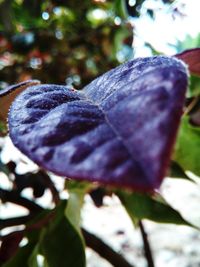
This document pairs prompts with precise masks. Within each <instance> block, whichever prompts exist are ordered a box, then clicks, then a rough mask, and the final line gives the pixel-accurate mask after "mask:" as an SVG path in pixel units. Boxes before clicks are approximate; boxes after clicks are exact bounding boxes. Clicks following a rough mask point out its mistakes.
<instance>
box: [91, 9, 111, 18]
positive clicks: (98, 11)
mask: <svg viewBox="0 0 200 267" xmlns="http://www.w3.org/2000/svg"><path fill="white" fill-rule="evenodd" d="M92 15H93V17H94V18H95V19H106V18H107V17H108V14H107V13H106V11H104V10H103V9H100V8H96V9H94V10H93V11H92Z"/></svg>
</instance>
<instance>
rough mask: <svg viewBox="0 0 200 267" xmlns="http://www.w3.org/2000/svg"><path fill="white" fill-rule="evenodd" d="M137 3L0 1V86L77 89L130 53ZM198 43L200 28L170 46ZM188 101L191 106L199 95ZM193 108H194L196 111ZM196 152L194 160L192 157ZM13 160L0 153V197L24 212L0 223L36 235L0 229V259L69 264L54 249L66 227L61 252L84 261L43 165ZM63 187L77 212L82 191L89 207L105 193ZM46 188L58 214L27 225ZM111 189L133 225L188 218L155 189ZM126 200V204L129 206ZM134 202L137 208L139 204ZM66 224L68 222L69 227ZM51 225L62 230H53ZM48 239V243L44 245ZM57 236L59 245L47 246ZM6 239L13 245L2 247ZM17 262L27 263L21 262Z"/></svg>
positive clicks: (196, 87)
mask: <svg viewBox="0 0 200 267" xmlns="http://www.w3.org/2000/svg"><path fill="white" fill-rule="evenodd" d="M145 2H146V1H145V0H116V1H111V0H90V1H89V0H84V1H78V0H77V1H74V0H68V1H66V0H51V1H47V0H44V1H42V0H13V1H12V0H0V89H3V88H5V87H6V86H8V85H10V84H13V83H18V82H22V81H25V80H27V79H38V80H40V81H41V82H42V83H56V84H67V85H70V86H71V85H72V86H74V87H75V88H77V89H81V88H83V86H85V85H86V84H87V83H89V82H90V81H92V80H93V79H94V78H95V77H97V76H99V75H100V74H102V73H104V72H106V71H107V70H109V69H111V68H113V67H115V66H117V65H119V64H120V63H123V62H125V61H126V60H128V59H131V58H133V57H134V52H135V51H134V36H135V32H134V19H137V18H138V19H140V16H141V13H142V10H144V9H143V6H144V4H145ZM157 2H162V4H163V5H166V6H169V7H170V6H171V5H172V4H173V2H174V1H173V0H158V1H157ZM154 11H155V10H154V8H153V7H152V8H149V7H148V8H146V10H145V12H146V14H147V16H149V17H150V18H151V19H152V20H154V16H155V12H154ZM178 12H179V11H178V10H177V9H173V8H171V16H173V15H174V13H178ZM145 30H148V29H145ZM144 45H145V46H146V47H148V48H149V49H150V50H151V54H159V53H160V52H159V51H157V50H156V49H155V48H154V47H153V46H152V45H151V44H150V43H145V44H144ZM198 46H200V35H198V36H197V37H195V38H192V37H190V36H189V35H188V36H187V37H186V39H185V40H184V41H179V42H177V44H176V46H175V50H176V51H177V52H181V51H182V50H184V49H187V48H190V47H198ZM191 84H192V87H191V88H192V90H191V91H189V97H190V99H189V100H188V101H189V102H188V103H189V104H190V103H191V102H192V101H193V99H194V98H196V97H198V95H199V93H200V82H199V79H197V78H196V77H192V78H191ZM196 103H197V104H198V105H199V100H198V101H197V102H196ZM194 111H195V112H194ZM197 111H198V115H196V114H197ZM193 114H195V116H196V117H195V118H193V120H194V121H195V119H196V122H197V121H198V123H199V124H198V123H197V125H200V122H199V121H200V120H199V117H200V115H199V108H197V106H195V110H194V109H193ZM193 117H194V116H193ZM4 131H5V125H4V124H3V122H1V121H0V132H1V135H3V134H4V133H5V132H4ZM3 144H4V140H2V142H1V144H0V154H1V147H3ZM196 158H197V159H196V161H197V160H198V158H199V157H196ZM177 159H178V158H177ZM18 163H19V162H18ZM18 163H16V162H13V161H10V162H8V163H7V164H4V163H3V162H2V161H1V157H0V173H4V175H6V176H7V177H8V179H9V182H10V188H9V190H7V189H3V188H1V187H0V199H1V202H2V203H7V202H11V203H15V204H17V205H21V206H23V207H25V208H26V209H27V210H28V215H27V216H24V217H20V218H13V219H12V218H11V219H2V218H0V230H1V229H4V228H6V227H9V226H13V225H25V224H26V225H27V228H26V229H31V231H32V230H33V229H34V231H35V236H36V237H35V236H32V235H31V233H30V231H29V230H27V232H26V233H25V232H19V233H18V232H15V231H14V232H13V233H12V235H6V236H3V237H2V236H0V238H1V239H2V246H1V249H0V266H5V267H12V266H29V267H30V266H31V267H32V266H33V267H35V266H38V265H37V263H36V262H37V260H36V257H37V255H38V254H43V255H44V256H45V262H44V266H50V267H51V266H53V267H57V266H71V265H66V264H69V263H67V262H66V258H63V257H60V256H59V255H60V254H58V253H57V251H58V250H59V251H60V253H65V251H64V250H62V249H61V248H62V244H63V248H64V247H66V246H68V245H71V244H70V242H71V241H70V238H71V237H70V235H69V233H72V235H74V236H75V237H76V238H75V245H74V248H73V251H71V252H70V253H71V258H70V256H69V259H74V258H76V257H77V253H79V254H78V255H81V258H80V262H79V263H78V265H76V267H78V266H84V260H85V259H84V256H83V250H82V247H81V246H82V245H83V242H82V239H81V238H80V236H79V235H77V232H76V231H75V229H76V228H77V225H74V223H73V222H72V221H70V220H71V219H70V218H73V215H72V214H71V216H70V217H69V216H68V215H69V213H70V212H69V210H68V211H67V212H66V207H65V206H66V203H65V202H62V203H60V195H59V192H57V191H56V188H55V186H54V183H53V182H52V181H51V176H50V175H49V174H47V173H45V172H44V171H43V170H37V171H34V172H27V173H25V174H19V173H18V172H17V164H18ZM180 163H181V161H180ZM184 164H185V163H184ZM173 166H174V165H173ZM182 167H183V166H182ZM177 173H178V175H179V176H181V177H182V178H185V179H188V177H187V176H186V174H185V173H184V170H183V169H181V168H180V166H178V167H177V166H176V168H175V167H173V168H172V170H171V176H173V175H174V176H176V177H177ZM72 185H74V187H73V186H72ZM67 186H68V191H69V193H71V195H73V197H74V199H75V200H76V201H75V204H74V202H73V201H72V202H69V201H68V202H69V203H70V204H69V203H68V206H70V207H71V208H70V209H72V210H73V207H74V205H75V209H77V205H78V209H77V210H79V212H80V208H81V205H82V200H83V195H84V194H85V193H86V192H90V196H91V198H92V199H93V201H94V204H95V205H96V206H97V207H99V206H101V205H102V204H103V197H104V196H105V194H110V192H109V193H108V192H107V189H105V188H104V189H103V188H92V189H91V188H90V186H89V187H88V185H87V184H86V185H85V184H83V185H80V184H79V185H77V183H74V184H73V183H72V184H71V187H70V186H69V184H68V185H67ZM26 188H32V191H33V194H32V199H26V198H24V197H23V196H22V194H21V193H22V191H23V190H24V189H26ZM74 188H75V189H74ZM47 189H48V190H49V191H50V192H51V195H52V202H53V203H54V207H55V210H54V211H53V212H54V213H56V214H58V217H59V219H58V220H56V221H55V222H51V225H50V226H48V227H47V228H46V230H45V232H44V231H42V228H44V225H43V224H41V225H40V227H39V228H37V229H35V228H34V227H35V226H34V225H35V224H37V225H38V221H39V220H40V219H38V218H41V217H42V218H44V217H45V216H46V215H47V216H49V212H50V210H49V209H48V210H45V211H44V209H43V208H41V207H40V206H39V205H38V204H36V200H37V199H38V198H40V197H42V196H43V195H44V193H45V191H46V190H47ZM77 192H78V193H77ZM80 192H81V193H80ZM118 195H119V197H120V199H121V201H122V203H123V204H124V205H125V207H126V209H127V211H128V213H129V215H130V217H131V219H132V220H133V221H134V223H136V224H137V222H138V221H139V220H141V219H143V218H148V219H150V220H154V221H157V222H170V223H176V224H186V225H188V223H187V222H186V221H185V220H184V219H183V218H182V217H181V215H180V214H179V213H178V212H177V211H175V210H174V209H173V208H171V207H170V206H169V205H168V204H167V203H165V202H164V200H163V199H162V198H161V197H160V196H159V195H158V196H154V198H151V196H145V195H130V196H129V195H127V194H125V193H122V192H121V193H118ZM133 201H134V205H132V204H133ZM141 202H142V203H143V209H141V208H140V203H141ZM77 203H78V204H77ZM80 203H81V204H80ZM137 204H138V205H137ZM158 211H159V212H158ZM160 211H161V212H160ZM64 213H65V215H67V216H68V217H69V220H68V219H67V216H65V218H64V217H63V214H64ZM38 214H40V215H39V217H37V218H36V219H35V222H34V223H35V224H34V223H32V225H33V226H34V227H33V228H31V226H30V221H32V219H33V218H35V216H36V215H37V216H38ZM41 214H42V215H41ZM45 218H46V217H45ZM76 220H77V219H76ZM69 221H70V223H69ZM71 225H73V226H74V228H73V229H71ZM59 227H61V228H60V229H63V228H65V229H66V231H69V232H67V233H64V232H62V233H61V232H60V231H59ZM62 227H63V228H62ZM63 231H64V230H63ZM73 231H75V232H74V233H73ZM55 233H56V235H57V239H56V238H55ZM83 233H84V237H85V238H86V240H87V242H88V240H89V239H88V235H87V232H84V231H83ZM24 236H26V237H27V238H28V241H29V242H28V245H27V246H24V247H23V249H22V250H18V248H19V244H20V242H21V240H22V239H23V237H24ZM67 237H69V239H68V238H67ZM53 238H54V239H55V240H54V239H53ZM59 238H60V240H58V239H59ZM63 238H64V239H63ZM89 238H90V237H89ZM49 239H51V240H52V239H53V240H54V241H55V242H52V244H50V243H49V241H48V240H49ZM38 240H39V241H38ZM58 241H59V244H60V246H59V247H58V248H57V247H54V245H55V244H56V242H58ZM89 241H90V240H89ZM87 242H86V243H87ZM11 243H12V244H14V245H12V247H11V248H10V244H11ZM77 244H78V245H77ZM51 245H52V246H51ZM101 245H102V244H101ZM9 248H10V249H9ZM54 248H55V250H54ZM55 251H56V252H55ZM13 255H15V257H13ZM58 260H61V262H59V264H60V265H59V264H58V265H56V264H55V262H58ZM25 261H26V262H27V265H24V262H25ZM6 262H7V263H6ZM28 262H29V263H28ZM119 266H120V267H122V266H128V265H119Z"/></svg>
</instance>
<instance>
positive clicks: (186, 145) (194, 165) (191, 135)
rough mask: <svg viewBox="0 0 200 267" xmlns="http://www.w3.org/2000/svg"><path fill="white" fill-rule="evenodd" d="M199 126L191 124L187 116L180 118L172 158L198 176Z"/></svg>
mask: <svg viewBox="0 0 200 267" xmlns="http://www.w3.org/2000/svg"><path fill="white" fill-rule="evenodd" d="M199 147H200V127H196V126H192V125H191V124H190V123H189V118H188V117H183V118H182V123H181V127H180V130H179V134H178V138H177V142H176V146H175V153H174V160H175V161H177V162H178V164H179V165H180V166H181V167H182V168H183V169H184V170H188V171H191V172H193V173H194V174H196V175H197V176H200V164H199V158H200V150H199Z"/></svg>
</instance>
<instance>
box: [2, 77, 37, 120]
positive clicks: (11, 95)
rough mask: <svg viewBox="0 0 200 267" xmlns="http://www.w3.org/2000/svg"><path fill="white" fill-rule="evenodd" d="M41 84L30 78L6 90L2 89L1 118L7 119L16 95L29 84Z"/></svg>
mask: <svg viewBox="0 0 200 267" xmlns="http://www.w3.org/2000/svg"><path fill="white" fill-rule="evenodd" d="M36 84H40V82H39V81H37V80H28V81H25V82H21V83H18V84H17V85H12V86H9V87H7V88H6V89H4V90H0V106H1V108H0V120H1V121H6V119H7V116H8V110H9V107H10V105H11V103H12V102H13V100H14V99H15V98H16V96H17V95H18V94H19V93H21V92H23V91H24V90H25V89H26V88H27V87H28V86H31V85H36Z"/></svg>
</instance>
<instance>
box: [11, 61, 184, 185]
mask: <svg viewBox="0 0 200 267" xmlns="http://www.w3.org/2000/svg"><path fill="white" fill-rule="evenodd" d="M186 73H187V71H186V69H185V67H184V64H182V62H181V61H179V60H177V59H174V58H170V57H163V56H158V57H151V58H139V59H136V60H132V61H129V62H127V63H125V64H123V65H121V66H119V67H118V68H116V69H113V70H111V71H109V72H107V73H105V74H104V75H102V76H101V77H99V78H97V79H96V80H94V81H93V82H92V83H91V84H89V85H88V86H87V87H86V88H84V89H83V90H82V91H75V90H74V89H70V88H67V87H65V86H58V85H39V86H33V87H30V88H28V89H27V90H26V91H25V92H23V93H22V94H21V95H20V96H18V97H17V98H16V100H15V102H14V103H13V105H12V107H11V111H10V115H9V128H10V136H11V138H12V140H13V142H14V144H15V145H16V146H17V147H18V148H19V149H20V150H21V151H22V152H23V153H24V154H26V155H27V156H28V157H30V158H31V159H32V160H33V161H35V162H36V163H37V164H39V165H40V166H42V167H44V168H46V169H47V170H50V171H52V172H55V173H56V174H59V175H62V176H67V177H70V178H74V179H78V180H89V181H92V182H95V181H96V182H100V183H103V184H108V185H115V186H119V187H121V186H123V187H128V188H131V189H137V190H153V189H154V188H156V187H158V186H159V185H160V183H161V180H162V178H163V176H164V175H165V171H166V168H167V167H168V164H169V158H170V154H171V151H172V147H173V144H174V141H175V136H176V132H177V129H178V125H179V122H180V117H181V114H182V108H183V103H184V96H185V91H186V87H187V74H186Z"/></svg>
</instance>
